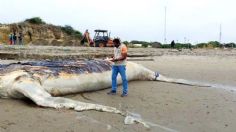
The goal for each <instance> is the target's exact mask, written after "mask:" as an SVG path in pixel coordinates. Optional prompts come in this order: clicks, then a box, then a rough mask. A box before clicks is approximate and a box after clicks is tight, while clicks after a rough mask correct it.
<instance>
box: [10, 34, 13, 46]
mask: <svg viewBox="0 0 236 132" xmlns="http://www.w3.org/2000/svg"><path fill="white" fill-rule="evenodd" d="M9 44H10V45H12V44H13V34H12V33H11V34H9Z"/></svg>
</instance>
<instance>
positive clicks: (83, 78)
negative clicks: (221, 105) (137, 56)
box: [0, 60, 189, 125]
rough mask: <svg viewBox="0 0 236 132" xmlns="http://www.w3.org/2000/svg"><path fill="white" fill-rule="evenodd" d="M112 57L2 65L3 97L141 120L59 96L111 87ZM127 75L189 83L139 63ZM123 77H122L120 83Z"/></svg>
mask: <svg viewBox="0 0 236 132" xmlns="http://www.w3.org/2000/svg"><path fill="white" fill-rule="evenodd" d="M111 66H112V64H111V63H110V62H109V61H104V60H87V61H37V62H26V63H12V64H8V65H0V97H2V98H25V97H26V98H29V99H31V100H32V101H33V102H35V103H36V104H37V105H39V106H43V107H53V108H70V109H74V110H76V111H83V110H98V111H104V112H112V113H117V114H120V115H122V116H126V120H125V123H128V124H129V123H130V121H131V122H134V121H136V122H140V123H143V124H144V125H146V124H145V122H144V121H142V120H140V119H139V120H136V119H135V118H132V117H130V116H127V115H126V112H122V111H120V110H118V109H116V108H114V107H109V106H104V105H99V104H92V103H84V102H80V101H75V100H71V99H67V98H64V97H58V96H60V95H66V94H71V93H79V92H86V91H94V90H100V89H104V88H109V87H111ZM127 79H128V80H129V81H131V80H160V81H169V82H175V83H186V84H189V82H187V81H186V80H181V79H170V78H166V77H164V76H162V75H160V74H158V73H156V72H153V71H151V70H149V69H147V68H145V67H143V66H141V65H139V64H136V63H133V62H128V63H127ZM120 83H121V79H120V78H118V84H120Z"/></svg>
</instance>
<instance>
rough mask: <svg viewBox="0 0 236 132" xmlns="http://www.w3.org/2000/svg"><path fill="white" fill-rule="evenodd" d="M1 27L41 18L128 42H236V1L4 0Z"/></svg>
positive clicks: (1, 11) (1, 9)
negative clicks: (109, 35)
mask: <svg viewBox="0 0 236 132" xmlns="http://www.w3.org/2000/svg"><path fill="white" fill-rule="evenodd" d="M0 2H1V4H0V5H1V6H0V23H13V22H19V21H23V20H25V19H26V18H31V17H41V18H42V19H43V20H44V21H46V22H47V23H51V24H55V25H62V26H63V25H71V26H72V27H74V28H75V29H77V30H79V31H81V32H84V31H85V29H89V32H90V33H91V35H92V36H91V37H93V34H94V29H107V30H109V31H111V37H120V38H121V39H122V40H123V41H124V40H128V41H130V40H144V41H159V42H163V41H164V36H165V35H164V22H165V19H164V18H165V17H164V16H165V7H167V13H166V38H167V42H170V41H171V40H175V41H178V42H187V41H189V42H191V43H193V44H195V43H197V42H198V43H200V42H208V41H211V40H217V41H219V38H220V37H219V36H220V35H219V34H220V25H222V37H221V41H222V42H236V14H235V12H236V8H235V5H236V1H235V0H0Z"/></svg>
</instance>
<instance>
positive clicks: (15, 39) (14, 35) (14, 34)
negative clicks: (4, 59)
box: [13, 32, 17, 44]
mask: <svg viewBox="0 0 236 132" xmlns="http://www.w3.org/2000/svg"><path fill="white" fill-rule="evenodd" d="M16 41H17V36H16V32H14V33H13V44H16Z"/></svg>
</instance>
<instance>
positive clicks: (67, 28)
mask: <svg viewBox="0 0 236 132" xmlns="http://www.w3.org/2000/svg"><path fill="white" fill-rule="evenodd" d="M61 30H62V31H63V32H65V33H66V34H68V35H70V36H74V37H75V38H78V39H81V38H82V33H81V32H79V31H77V30H74V28H73V27H71V26H70V25H65V26H64V27H61Z"/></svg>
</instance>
